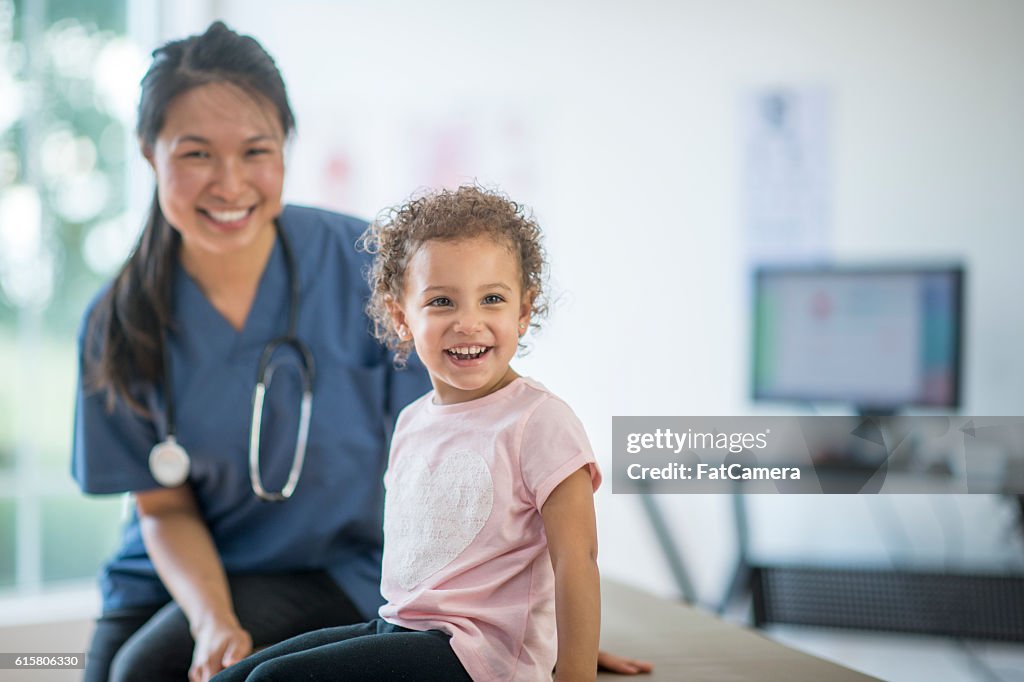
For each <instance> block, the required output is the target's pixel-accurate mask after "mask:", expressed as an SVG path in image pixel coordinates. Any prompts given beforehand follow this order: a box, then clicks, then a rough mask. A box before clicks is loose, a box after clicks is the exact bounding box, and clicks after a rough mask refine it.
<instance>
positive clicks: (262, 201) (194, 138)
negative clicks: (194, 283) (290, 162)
mask: <svg viewBox="0 0 1024 682" xmlns="http://www.w3.org/2000/svg"><path fill="white" fill-rule="evenodd" d="M143 153H144V154H145V156H146V159H147V160H148V161H149V163H150V165H151V166H152V167H153V170H154V172H155V173H156V182H157V193H158V197H159V201H160V209H161V211H162V212H163V214H164V217H165V218H167V221H168V222H169V223H170V224H171V225H172V226H173V227H174V228H175V229H176V230H178V232H179V233H181V237H182V245H183V246H182V248H183V258H185V259H189V258H203V257H205V256H210V255H213V256H217V255H226V254H234V253H244V252H245V251H246V249H247V248H249V247H253V246H254V245H256V244H257V243H260V242H262V241H263V240H266V239H272V237H273V221H274V218H276V217H277V215H278V214H279V213H280V212H281V191H282V187H283V184H284V132H283V131H282V129H281V124H280V122H279V120H278V116H277V112H276V110H275V109H274V107H273V105H272V104H271V103H270V102H269V101H265V100H262V99H260V98H259V97H254V96H252V95H250V94H248V93H246V92H245V91H243V90H242V89H240V88H238V87H237V86H234V85H231V84H228V83H209V84H207V85H201V86H199V87H195V88H192V89H190V90H187V91H186V92H184V93H182V94H180V95H178V96H177V97H175V98H174V100H173V101H172V102H171V104H170V106H169V107H168V108H167V111H166V115H165V118H164V124H163V127H162V128H161V130H160V132H159V134H158V135H157V137H156V140H155V142H154V144H153V145H152V146H151V147H147V148H144V149H143Z"/></svg>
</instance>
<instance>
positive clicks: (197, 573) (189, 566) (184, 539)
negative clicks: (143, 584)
mask: <svg viewBox="0 0 1024 682" xmlns="http://www.w3.org/2000/svg"><path fill="white" fill-rule="evenodd" d="M135 503H136V506H137V507H138V511H139V527H140V528H141V530H142V539H143V541H144V542H145V545H146V551H147V552H148V553H149V556H150V558H151V559H152V560H153V565H154V566H155V567H156V572H157V574H158V575H159V576H160V579H161V580H162V581H163V584H164V586H165V587H166V588H167V590H168V592H170V593H171V596H173V597H174V601H176V602H177V603H178V606H180V607H181V610H182V611H183V612H184V613H185V616H186V617H187V618H188V622H189V629H190V630H191V632H192V638H193V639H195V641H196V646H195V651H194V653H193V655H192V667H191V668H190V669H189V672H188V676H189V680H191V681H192V682H205V681H206V680H208V679H209V678H211V677H213V675H215V674H216V673H217V672H218V671H219V670H221V669H223V668H226V667H228V666H229V665H232V664H233V663H235V662H237V661H239V660H241V659H242V658H244V657H245V656H247V655H249V653H251V651H252V637H250V636H249V633H248V632H246V631H245V630H243V629H242V626H241V625H240V624H239V622H238V618H237V617H236V616H235V610H234V606H233V605H232V603H231V592H230V590H229V589H228V581H227V576H226V575H225V574H224V566H223V565H222V564H221V561H220V556H219V555H218V554H217V550H216V548H215V547H214V545H213V538H211V537H210V531H209V529H208V528H207V527H206V524H205V523H204V522H203V519H202V517H201V516H200V514H199V508H198V506H197V505H196V500H195V496H194V495H193V493H192V490H191V488H189V487H188V486H187V485H182V486H178V487H177V488H163V489H158V490H150V491H147V492H143V493H136V495H135Z"/></svg>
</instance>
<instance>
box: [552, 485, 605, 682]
mask: <svg viewBox="0 0 1024 682" xmlns="http://www.w3.org/2000/svg"><path fill="white" fill-rule="evenodd" d="M541 516H542V517H543V519H544V532H545V534H546V535H547V538H548V552H549V553H550V555H551V566H552V567H553V568H554V570H555V622H556V624H557V628H558V662H557V664H556V666H555V679H556V680H573V681H574V682H575V681H576V680H593V679H594V678H595V677H596V676H597V644H598V638H599V637H600V632H601V580H600V576H599V574H598V571H597V523H596V521H595V519H594V492H593V486H592V484H591V480H590V470H589V467H583V468H581V469H579V470H578V471H576V472H575V473H573V474H572V475H570V476H569V477H568V478H566V479H565V480H564V481H562V482H561V483H560V484H559V485H558V487H557V488H555V489H554V490H553V491H552V492H551V494H550V495H549V496H548V499H547V501H545V503H544V507H543V508H542V509H541Z"/></svg>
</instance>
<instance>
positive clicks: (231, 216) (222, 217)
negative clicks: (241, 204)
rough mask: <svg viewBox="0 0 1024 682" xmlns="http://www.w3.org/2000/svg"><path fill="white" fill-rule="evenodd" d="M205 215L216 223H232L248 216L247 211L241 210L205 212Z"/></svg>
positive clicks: (245, 209)
mask: <svg viewBox="0 0 1024 682" xmlns="http://www.w3.org/2000/svg"><path fill="white" fill-rule="evenodd" d="M207 213H209V214H210V217H211V218H213V219H214V220H216V221H217V222H218V223H233V222H235V221H236V220H241V219H242V218H244V217H245V216H247V215H249V209H247V208H243V209H242V210H240V211H207Z"/></svg>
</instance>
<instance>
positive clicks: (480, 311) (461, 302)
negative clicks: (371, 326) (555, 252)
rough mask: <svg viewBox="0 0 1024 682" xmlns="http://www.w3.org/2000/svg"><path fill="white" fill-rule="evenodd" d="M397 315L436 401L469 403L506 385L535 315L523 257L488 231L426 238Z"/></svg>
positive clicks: (407, 279) (395, 309) (411, 266)
mask: <svg viewBox="0 0 1024 682" xmlns="http://www.w3.org/2000/svg"><path fill="white" fill-rule="evenodd" d="M404 280H405V287H404V292H403V295H402V301H401V302H400V303H399V304H397V305H395V306H393V308H392V314H393V318H394V323H395V326H396V328H397V329H398V330H399V334H400V335H401V334H402V333H403V330H407V331H406V332H405V333H406V336H405V338H408V335H410V334H411V337H412V340H413V343H414V345H415V347H416V354H417V355H418V356H419V358H420V360H422V361H423V364H424V365H426V367H427V370H428V371H429V372H430V379H431V381H432V382H433V384H434V390H435V391H436V393H437V399H438V402H440V403H443V404H448V403H458V402H465V401H467V400H474V399H476V398H481V397H483V396H485V395H487V394H489V393H492V392H494V391H496V390H498V389H499V388H501V387H502V386H504V385H505V384H506V383H508V381H510V380H511V378H514V376H515V374H514V373H512V372H511V369H510V368H509V361H511V359H512V358H513V356H515V353H516V350H517V348H518V347H519V337H520V336H521V335H522V332H523V331H525V329H526V325H527V324H529V321H530V302H529V300H528V297H526V296H524V294H523V290H522V277H521V275H520V272H519V263H518V261H517V259H516V257H515V255H513V253H512V252H511V251H510V250H509V248H508V246H506V245H505V244H501V243H498V242H496V241H494V240H493V239H492V238H490V237H487V236H481V237H474V238H471V239H462V240H459V241H439V240H432V241H427V242H425V243H424V244H422V245H421V246H420V247H419V249H418V250H417V251H416V252H415V253H414V254H413V256H412V257H411V258H410V259H409V263H408V265H407V266H406V269H405V277H404Z"/></svg>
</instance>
